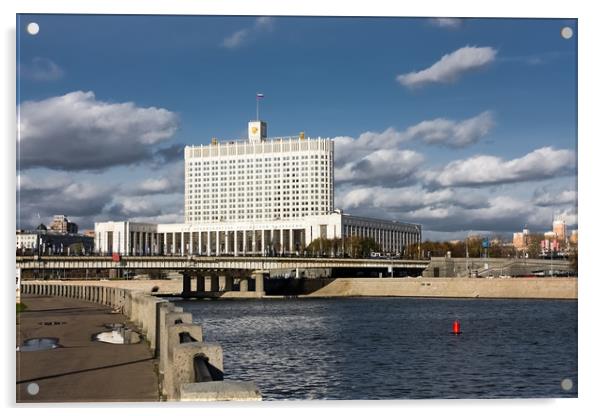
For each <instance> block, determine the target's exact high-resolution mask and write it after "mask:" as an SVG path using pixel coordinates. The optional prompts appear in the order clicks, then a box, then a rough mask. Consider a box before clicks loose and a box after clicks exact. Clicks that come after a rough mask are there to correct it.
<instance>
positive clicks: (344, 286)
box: [308, 277, 577, 299]
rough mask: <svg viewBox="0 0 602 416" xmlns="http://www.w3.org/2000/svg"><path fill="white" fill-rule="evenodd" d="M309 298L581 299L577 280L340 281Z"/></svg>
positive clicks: (423, 279) (319, 290)
mask: <svg viewBox="0 0 602 416" xmlns="http://www.w3.org/2000/svg"><path fill="white" fill-rule="evenodd" d="M308 296H311V297H339V296H341V297H344V296H400V297H404V296H405V297H447V298H508V299H519V298H523V299H577V278H557V277H554V278H549V277H546V278H510V279H501V278H494V279H486V278H458V277H456V278H431V279H429V278H380V279H379V278H371V279H368V278H339V279H335V280H334V281H332V282H331V283H330V284H328V285H326V286H324V287H322V288H320V289H318V290H316V291H315V292H313V293H311V294H310V295H308Z"/></svg>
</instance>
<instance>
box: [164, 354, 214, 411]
mask: <svg viewBox="0 0 602 416" xmlns="http://www.w3.org/2000/svg"><path fill="white" fill-rule="evenodd" d="M172 353H173V359H172V360H171V362H170V365H169V371H170V373H171V377H170V385H169V386H168V392H169V394H168V397H169V398H171V399H176V400H177V399H178V398H179V397H180V387H181V386H182V385H183V384H186V383H194V382H195V378H194V377H195V375H194V357H195V356H197V355H204V356H205V357H207V359H208V363H209V365H210V366H211V367H213V368H214V369H215V370H218V371H219V372H222V373H223V371H224V364H223V352H222V347H221V346H220V345H219V344H214V343H206V342H188V343H186V344H179V345H177V346H175V347H174V348H173V350H172Z"/></svg>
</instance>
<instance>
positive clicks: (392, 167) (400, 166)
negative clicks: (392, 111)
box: [334, 149, 424, 183]
mask: <svg viewBox="0 0 602 416" xmlns="http://www.w3.org/2000/svg"><path fill="white" fill-rule="evenodd" d="M423 160H424V157H423V156H422V155H421V154H420V153H417V152H415V151H413V150H385V149H381V150H377V151H375V152H372V153H370V154H369V155H367V156H364V157H363V158H361V159H359V160H358V161H353V162H348V163H346V164H344V165H343V166H342V167H340V168H335V173H334V175H335V179H336V181H337V182H339V183H343V182H354V183H370V182H382V181H386V182H387V183H397V182H399V181H403V180H404V179H406V178H408V177H409V176H411V175H412V174H413V173H414V172H415V170H416V168H417V167H418V166H419V165H420V164H421V163H422V162H423Z"/></svg>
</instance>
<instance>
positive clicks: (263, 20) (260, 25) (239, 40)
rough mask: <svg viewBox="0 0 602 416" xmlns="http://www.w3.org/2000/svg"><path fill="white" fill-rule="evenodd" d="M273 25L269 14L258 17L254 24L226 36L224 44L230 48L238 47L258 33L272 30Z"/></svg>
mask: <svg viewBox="0 0 602 416" xmlns="http://www.w3.org/2000/svg"><path fill="white" fill-rule="evenodd" d="M273 25H274V19H273V18H271V17H269V16H262V17H258V18H257V19H255V21H254V23H253V25H252V26H250V27H247V28H244V29H240V30H237V31H235V32H234V33H232V34H231V35H229V36H226V38H224V40H223V41H222V46H223V47H225V48H229V49H234V48H238V47H239V46H241V45H243V44H244V43H246V42H248V41H249V39H251V38H252V37H253V36H255V35H257V34H258V33H261V32H265V31H269V30H272V28H273Z"/></svg>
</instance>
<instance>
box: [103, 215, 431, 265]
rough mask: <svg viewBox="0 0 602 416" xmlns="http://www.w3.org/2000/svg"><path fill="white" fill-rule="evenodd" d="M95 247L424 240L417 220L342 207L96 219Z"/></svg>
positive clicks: (232, 251)
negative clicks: (227, 217)
mask: <svg viewBox="0 0 602 416" xmlns="http://www.w3.org/2000/svg"><path fill="white" fill-rule="evenodd" d="M95 232H96V237H95V249H96V251H97V252H99V253H120V254H123V255H166V254H173V255H207V256H214V255H234V256H237V255H259V256H261V255H274V254H292V253H301V252H302V251H303V249H304V248H305V247H306V246H307V245H308V244H309V243H311V242H312V241H314V240H315V239H317V238H327V239H334V238H342V239H343V244H344V240H345V238H349V237H354V236H357V237H363V238H372V239H373V240H374V241H376V242H377V243H378V244H379V245H380V246H381V248H382V250H383V251H384V252H385V253H393V254H399V253H403V252H404V250H405V249H406V248H407V247H408V246H409V245H412V244H415V243H418V242H420V241H421V237H422V228H421V226H420V225H418V224H410V223H402V222H395V221H385V220H378V219H373V218H363V217H356V216H352V215H346V214H343V213H341V212H334V213H332V214H328V215H318V216H309V217H305V218H300V219H298V220H286V221H285V220H276V221H274V220H272V221H253V222H251V221H249V222H244V221H240V222H223V223H208V224H146V223H136V222H129V221H119V222H112V221H111V222H103V223H96V227H95Z"/></svg>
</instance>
